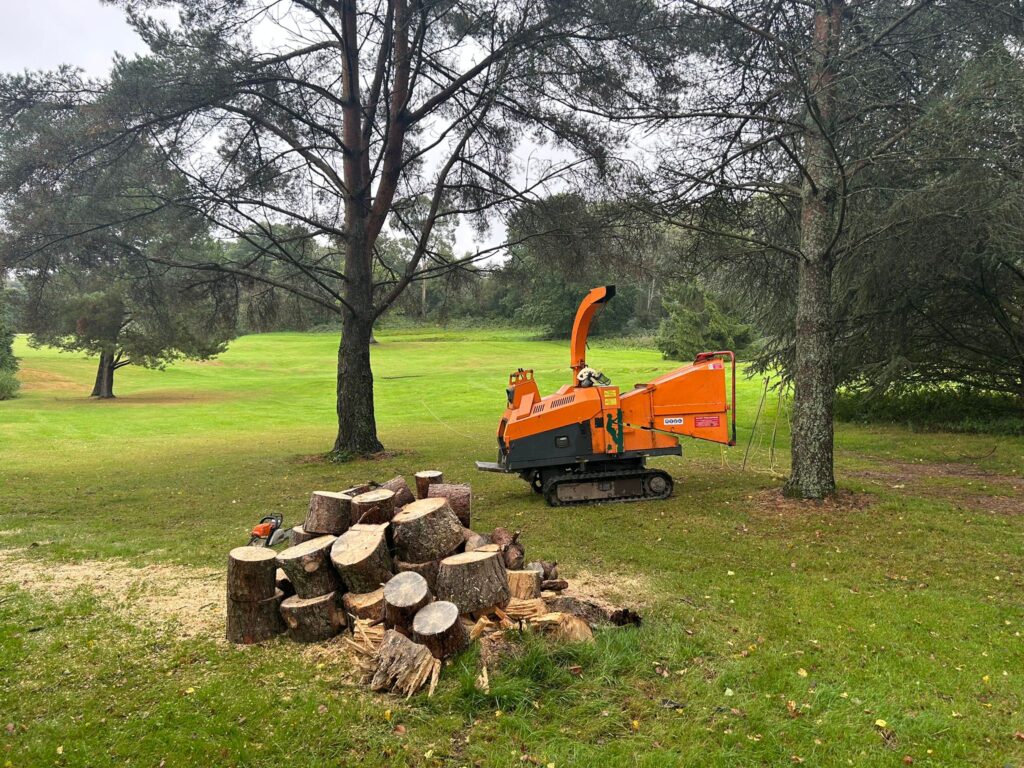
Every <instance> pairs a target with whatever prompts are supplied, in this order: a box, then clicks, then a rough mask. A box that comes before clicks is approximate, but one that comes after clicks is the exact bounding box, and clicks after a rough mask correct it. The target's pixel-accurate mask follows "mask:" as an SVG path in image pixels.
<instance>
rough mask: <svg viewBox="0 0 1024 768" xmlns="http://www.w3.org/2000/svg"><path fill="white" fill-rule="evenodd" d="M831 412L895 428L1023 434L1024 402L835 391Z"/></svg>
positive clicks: (940, 393) (991, 395)
mask: <svg viewBox="0 0 1024 768" xmlns="http://www.w3.org/2000/svg"><path fill="white" fill-rule="evenodd" d="M835 414H836V418H837V419H839V420H840V421H850V422H861V423H887V424H900V425H903V426H907V427H910V428H911V429H917V430H922V431H941V432H966V433H973V434H992V435H1024V399H1022V398H1019V397H1014V396H1013V395H1008V394H1002V393H996V392H980V391H978V390H974V389H969V388H967V387H953V386H949V387H928V388H921V389H914V390H907V391H905V392H886V393H881V394H878V393H872V392H864V391H845V392H840V393H839V396H838V397H837V398H836V408H835Z"/></svg>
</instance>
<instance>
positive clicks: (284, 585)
mask: <svg viewBox="0 0 1024 768" xmlns="http://www.w3.org/2000/svg"><path fill="white" fill-rule="evenodd" d="M275 562H276V561H275ZM274 581H275V582H276V583H277V588H278V589H280V590H281V591H282V592H283V593H284V596H285V597H291V596H292V595H294V594H295V585H294V584H292V580H291V579H289V578H288V574H287V573H285V572H284V568H278V569H277V570H276V571H275V572H274Z"/></svg>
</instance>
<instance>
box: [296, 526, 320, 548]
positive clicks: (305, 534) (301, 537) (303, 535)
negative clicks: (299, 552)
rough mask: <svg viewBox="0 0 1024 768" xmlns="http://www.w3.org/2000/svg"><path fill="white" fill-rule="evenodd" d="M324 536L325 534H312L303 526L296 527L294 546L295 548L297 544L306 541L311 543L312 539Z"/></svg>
mask: <svg viewBox="0 0 1024 768" xmlns="http://www.w3.org/2000/svg"><path fill="white" fill-rule="evenodd" d="M322 535H323V534H320V533H310V532H309V531H307V530H306V529H305V528H303V527H302V526H301V525H296V526H295V527H294V528H292V546H295V545H296V544H301V543H302V542H304V541H309V540H310V539H315V538H316V537H317V536H322Z"/></svg>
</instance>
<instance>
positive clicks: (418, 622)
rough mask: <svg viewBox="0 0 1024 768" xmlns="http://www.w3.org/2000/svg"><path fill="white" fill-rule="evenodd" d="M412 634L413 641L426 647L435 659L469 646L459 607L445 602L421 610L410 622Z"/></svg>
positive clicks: (450, 654)
mask: <svg viewBox="0 0 1024 768" xmlns="http://www.w3.org/2000/svg"><path fill="white" fill-rule="evenodd" d="M412 632H413V639H414V640H416V642H418V643H423V644H424V645H425V646H427V648H429V649H430V652H431V653H432V654H434V658H437V659H445V658H447V657H449V656H452V655H454V654H456V653H458V652H459V651H461V650H462V649H463V648H465V647H466V646H467V645H469V634H468V633H467V632H466V627H465V625H463V623H462V621H461V620H460V618H459V606H457V605H455V603H449V602H447V601H446V600H439V601H438V602H436V603H431V604H430V605H427V606H425V607H423V608H421V609H420V612H419V613H417V614H416V616H415V618H414V619H413V620H412Z"/></svg>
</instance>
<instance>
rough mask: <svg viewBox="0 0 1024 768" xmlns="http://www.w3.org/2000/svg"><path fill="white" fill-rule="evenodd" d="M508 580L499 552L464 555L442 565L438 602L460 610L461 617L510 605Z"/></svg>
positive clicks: (438, 581) (439, 568)
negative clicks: (443, 602) (457, 607)
mask: <svg viewBox="0 0 1024 768" xmlns="http://www.w3.org/2000/svg"><path fill="white" fill-rule="evenodd" d="M510 596H511V595H510V593H509V588H508V576H507V575H506V571H505V566H504V565H503V564H502V562H501V557H500V556H499V555H498V553H497V552H482V551H480V550H477V551H475V552H461V553H459V554H457V555H451V556H450V557H446V558H445V559H444V560H442V561H441V565H440V566H439V567H438V570H437V598H438V599H439V600H447V601H449V602H452V603H455V604H456V605H457V606H459V613H471V612H473V611H482V610H485V609H490V608H493V607H495V606H498V607H501V606H503V605H505V604H506V603H508V600H509V597H510Z"/></svg>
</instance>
